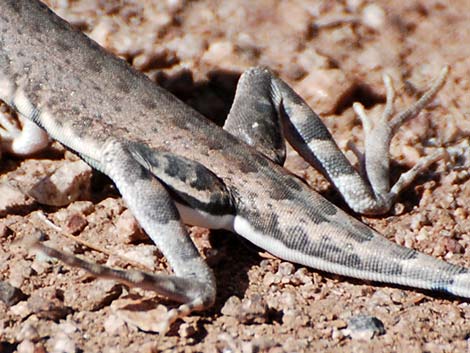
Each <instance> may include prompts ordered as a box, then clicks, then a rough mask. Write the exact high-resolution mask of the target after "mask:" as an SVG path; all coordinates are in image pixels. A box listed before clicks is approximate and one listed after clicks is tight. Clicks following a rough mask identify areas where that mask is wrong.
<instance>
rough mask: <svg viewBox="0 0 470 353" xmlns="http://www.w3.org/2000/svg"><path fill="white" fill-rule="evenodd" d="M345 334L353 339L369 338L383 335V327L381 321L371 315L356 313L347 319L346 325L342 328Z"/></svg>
mask: <svg viewBox="0 0 470 353" xmlns="http://www.w3.org/2000/svg"><path fill="white" fill-rule="evenodd" d="M343 333H344V334H345V336H349V337H351V338H352V339H355V340H371V339H372V338H374V337H375V336H379V335H383V334H384V333H385V327H384V324H383V322H382V321H380V320H379V319H377V318H376V317H373V316H368V315H356V316H353V317H351V318H349V320H348V327H347V328H345V329H344V330H343Z"/></svg>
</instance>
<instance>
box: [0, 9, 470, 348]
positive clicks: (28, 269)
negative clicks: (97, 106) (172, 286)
mask: <svg viewBox="0 0 470 353" xmlns="http://www.w3.org/2000/svg"><path fill="white" fill-rule="evenodd" d="M49 4H50V5H51V6H53V8H54V9H55V10H56V11H57V12H58V13H59V14H60V15H61V16H63V17H64V18H66V19H67V20H69V21H70V22H71V23H72V24H73V25H74V26H76V27H77V28H80V29H81V30H83V31H85V32H86V33H87V34H89V35H91V36H92V37H93V38H94V39H95V40H97V41H98V42H100V44H102V45H103V46H105V47H106V48H108V49H109V50H110V51H112V52H114V53H116V54H117V55H119V56H121V57H123V58H124V59H126V60H127V61H129V62H130V63H132V64H133V65H134V66H135V67H136V68H138V69H139V70H142V71H144V72H145V73H146V74H148V75H149V76H150V77H151V78H152V79H154V80H156V81H157V82H159V83H160V84H161V85H163V86H164V87H166V88H168V89H169V90H171V91H172V92H174V93H175V94H176V95H178V96H179V97H180V98H181V99H182V100H184V101H185V102H187V103H188V104H190V105H192V106H193V107H195V108H196V109H198V110H200V111H201V112H203V113H204V114H205V115H206V116H208V117H209V118H211V119H213V120H214V121H215V122H217V123H218V124H222V123H223V120H224V118H225V116H226V115H227V113H228V111H229V109H230V104H231V100H232V99H233V96H234V93H235V85H236V81H237V79H238V77H239V75H240V74H241V72H243V70H245V69H246V68H248V67H250V66H256V65H264V66H269V67H270V68H271V69H272V70H273V71H275V72H276V73H277V74H278V75H279V76H280V77H281V78H283V79H284V80H286V81H287V82H288V83H289V84H290V85H292V87H293V88H294V89H295V90H296V91H297V92H298V93H299V94H300V95H301V96H302V97H304V98H305V99H306V100H307V102H308V103H309V104H310V105H311V106H312V107H313V108H314V109H315V110H316V111H317V112H318V113H320V115H321V116H322V118H323V120H324V121H325V123H326V125H327V126H328V127H329V128H330V130H331V131H332V133H333V135H334V137H335V139H336V140H337V141H338V144H339V145H340V146H341V147H343V148H344V147H345V146H346V143H347V141H348V140H352V141H354V142H355V143H356V144H357V145H359V146H361V141H362V126H361V124H360V121H359V119H358V118H357V117H356V116H355V114H354V112H353V110H352V103H353V102H354V101H359V102H361V103H362V104H364V105H365V106H366V108H367V109H368V110H370V111H371V114H374V115H378V114H379V113H380V112H381V111H382V110H383V109H384V102H385V88H384V85H383V82H382V74H383V73H388V74H389V75H390V76H391V77H392V79H393V81H394V84H395V88H396V90H397V99H396V106H397V109H398V110H400V109H403V108H404V107H406V106H407V105H408V104H410V103H411V102H413V101H414V100H415V99H416V98H417V96H419V94H420V93H422V92H423V90H424V89H425V87H427V85H428V84H429V82H430V81H431V80H432V79H433V78H434V77H436V76H437V75H438V73H439V70H440V69H441V68H442V67H443V66H445V65H450V67H451V73H450V75H449V78H448V80H447V83H446V85H445V86H444V88H443V89H442V91H441V92H440V93H439V95H438V97H437V98H436V99H435V101H434V103H433V104H432V106H431V107H430V109H428V110H427V111H426V112H425V113H422V114H421V115H420V116H419V117H418V118H416V119H415V120H413V121H411V122H409V123H408V124H407V125H406V126H405V127H404V128H402V129H401V130H400V131H399V132H398V134H397V136H396V138H395V139H394V140H393V143H392V148H391V151H392V156H393V159H394V163H393V171H392V178H394V179H396V178H398V176H399V174H400V173H401V172H403V171H406V170H407V169H409V168H410V167H411V166H413V165H414V163H416V161H417V159H418V158H419V157H420V156H422V155H426V154H428V153H431V152H432V150H433V148H434V146H438V145H444V144H449V145H452V144H455V143H457V142H458V141H459V140H460V139H462V138H463V137H465V136H468V135H469V133H470V117H469V114H470V99H469V93H468V92H469V90H470V81H469V77H470V61H469V59H468V58H469V57H470V46H469V45H468V43H469V42H470V3H469V2H468V1H466V0H455V1H452V2H451V1H443V0H435V1H434V0H430V1H395V2H390V1H385V0H383V1H375V2H367V1H362V0H345V1H341V2H330V1H303V0H286V1H276V0H258V1H249V0H245V1H244V0H233V1H210V0H199V1H183V0H166V1H159V0H155V1H153V2H151V1H117V0H116V1H101V0H96V1H93V0H82V1H80V0H77V1H66V0H65V1H58V0H57V1H50V2H49ZM2 109H4V108H2ZM347 153H348V154H347V155H348V156H349V157H353V155H352V153H351V152H347ZM352 159H353V158H352ZM75 160H76V157H74V156H73V155H71V154H70V153H69V152H64V150H63V148H61V147H60V146H59V145H58V144H54V145H53V146H52V147H51V148H50V149H49V150H48V151H45V152H43V153H41V154H40V155H38V156H35V157H34V158H28V159H19V158H13V157H11V156H6V155H3V156H2V160H1V164H0V186H1V188H2V189H1V190H2V195H5V196H4V197H3V200H2V201H1V202H0V208H2V207H3V209H0V216H1V217H4V218H3V219H0V238H1V246H0V280H1V282H0V283H1V284H2V285H1V286H0V292H1V295H0V352H14V351H18V352H160V351H167V352H244V353H245V352H272V353H274V352H276V353H277V352H315V351H321V352H340V351H341V352H343V351H348V352H380V351H384V352H392V351H396V352H405V351H406V352H464V351H468V350H469V349H470V345H469V340H468V339H469V337H470V306H469V304H468V301H466V300H461V299H456V298H451V297H446V296H443V295H437V294H433V293H428V292H420V291H416V290H413V289H409V288H400V287H391V286H386V285H379V284H376V283H367V282H364V281H359V280H351V279H348V278H343V277H338V276H334V275H331V274H327V273H318V272H317V271H315V270H313V269H306V268H303V267H301V266H298V265H292V264H290V263H287V262H283V261H281V260H279V259H273V258H271V257H269V256H267V255H266V254H261V255H260V254H259V253H258V251H257V249H255V248H253V246H250V245H249V244H246V242H244V241H242V240H241V239H239V238H238V237H236V236H235V235H232V234H229V233H226V232H220V231H219V232H208V231H207V230H205V229H201V228H192V229H191V234H192V236H193V238H194V239H195V242H196V243H197V244H198V247H199V248H200V249H201V251H202V253H203V254H204V256H205V257H206V258H207V260H208V261H209V263H210V264H211V266H212V267H213V269H214V271H215V273H216V277H217V282H218V297H217V301H216V304H215V306H214V307H213V308H212V309H211V310H208V311H205V312H202V313H194V314H192V315H191V316H189V317H187V318H184V319H183V320H180V321H178V322H177V323H175V324H174V325H173V326H172V329H171V330H170V332H169V333H168V334H167V335H166V336H163V335H160V334H158V333H153V332H148V331H149V330H152V327H153V326H152V323H154V322H158V318H159V317H161V315H162V312H164V310H165V309H164V307H163V306H162V305H161V304H164V305H165V306H166V305H169V306H171V305H172V303H169V302H167V301H165V300H164V299H162V298H159V297H156V296H155V295H153V294H152V293H148V292H143V291H139V290H136V289H128V288H126V287H124V286H122V285H119V284H117V283H115V282H110V281H102V280H95V279H94V278H92V277H90V276H88V275H86V274H85V273H84V272H83V271H81V270H76V269H71V268H69V267H67V266H65V265H61V264H59V263H55V262H50V261H45V259H44V258H41V257H37V256H36V255H35V254H34V253H33V252H31V251H29V250H28V249H26V248H25V246H24V245H23V244H22V243H21V242H20V241H19V240H21V239H23V238H24V237H27V236H29V235H31V234H33V233H37V232H38V229H39V230H42V231H43V233H44V234H43V237H44V239H46V240H47V243H49V244H50V245H54V246H56V247H57V248H60V249H63V250H65V251H70V252H75V253H76V254H81V256H84V257H86V258H87V259H89V260H92V261H95V262H99V263H106V264H108V265H113V266H123V267H125V268H129V266H128V265H127V264H126V261H124V260H122V258H121V257H119V256H126V257H127V258H131V259H133V262H138V263H140V266H141V267H142V266H144V267H145V268H149V269H151V270H152V271H168V270H169V269H168V266H167V265H166V263H165V260H164V258H163V257H162V256H161V255H160V254H159V253H158V251H157V250H156V249H155V248H154V247H153V245H152V244H151V243H150V242H149V241H148V240H146V239H145V236H143V234H142V232H141V231H140V229H139V228H138V226H137V225H136V224H135V221H134V220H133V218H132V216H131V215H129V213H128V212H127V211H126V207H125V205H124V203H123V202H122V200H121V199H120V198H119V195H118V193H117V192H116V190H115V189H114V187H113V185H112V184H111V183H110V182H109V180H107V179H106V178H105V177H103V176H102V175H100V174H98V173H96V172H94V173H93V175H92V176H91V177H90V185H91V187H90V190H89V191H87V192H86V193H84V194H83V195H82V199H83V200H78V201H74V202H73V203H71V204H70V205H66V206H60V207H57V206H55V207H52V206H44V205H41V204H39V203H38V202H37V201H36V200H34V199H32V198H31V197H29V196H26V195H25V193H26V192H27V190H28V187H29V186H30V185H31V184H33V183H34V182H36V181H38V180H40V179H41V178H42V177H43V176H45V175H49V174H51V173H53V171H54V170H56V169H57V168H59V167H60V166H61V165H62V164H64V163H73V162H74V161H75ZM353 160H354V159H353ZM286 167H287V168H288V169H290V170H291V171H293V172H294V173H296V174H298V175H300V176H302V177H303V178H305V179H306V180H307V182H308V183H310V184H311V185H312V187H313V188H314V189H316V190H318V191H319V192H321V193H322V194H324V195H325V196H326V197H328V198H329V199H331V200H332V201H334V202H335V203H338V204H339V205H341V206H343V203H342V202H341V200H340V198H339V196H338V195H337V194H336V192H335V191H334V190H332V189H331V187H330V185H329V184H328V183H327V182H326V181H325V180H324V179H323V178H322V177H320V176H319V174H318V173H317V172H316V171H314V170H313V169H312V168H311V167H309V166H308V165H307V164H306V163H305V162H303V161H302V160H301V159H300V157H298V156H297V155H295V153H293V152H289V156H288V161H287V163H286ZM7 195H8V197H7ZM469 204H470V181H469V173H468V168H466V167H465V166H462V164H461V161H459V160H454V161H448V162H444V161H439V162H438V163H436V164H435V165H433V166H432V167H431V168H430V169H429V171H428V172H427V173H423V175H421V176H420V177H419V178H418V180H416V181H415V182H414V183H413V185H412V186H411V187H410V188H409V189H408V190H407V191H406V192H405V193H403V195H401V196H400V197H399V199H398V204H397V206H396V207H395V209H394V211H393V212H391V213H390V214H388V215H386V216H384V217H380V218H367V217H359V216H355V217H359V218H361V219H362V220H363V221H364V222H365V223H367V224H369V225H371V226H372V227H373V228H375V229H377V230H378V231H380V232H381V233H383V234H384V235H385V236H387V237H388V238H390V239H392V240H394V241H396V242H398V243H399V244H402V245H405V246H409V247H413V248H415V249H418V250H420V251H422V252H425V253H428V254H431V255H433V256H436V257H439V258H442V259H444V260H446V261H449V262H452V263H455V264H459V265H464V266H467V267H470V246H469V245H470V231H469V230H470V218H469V208H468V205H469ZM343 207H344V206H343ZM2 212H3V213H2ZM41 215H46V217H47V218H48V219H49V220H51V221H53V222H54V223H55V224H57V225H58V226H60V227H61V228H62V229H63V230H66V231H68V232H69V233H74V235H73V236H74V237H75V238H76V239H78V240H80V241H82V242H89V243H91V244H93V245H94V246H95V247H99V248H101V249H103V250H104V251H105V252H99V251H91V250H90V249H89V248H87V247H85V246H83V245H80V244H78V243H77V242H76V241H73V240H71V239H69V238H66V237H64V235H63V234H62V233H61V232H59V231H57V230H54V229H52V228H51V227H50V226H48V225H47V223H46V222H45V220H44V217H42V216H41ZM108 254H111V255H108ZM118 255H119V256H118Z"/></svg>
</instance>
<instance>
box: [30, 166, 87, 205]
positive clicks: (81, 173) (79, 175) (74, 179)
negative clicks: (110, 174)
mask: <svg viewBox="0 0 470 353" xmlns="http://www.w3.org/2000/svg"><path fill="white" fill-rule="evenodd" d="M91 175H92V172H91V167H90V166H89V165H88V164H86V163H85V162H82V161H75V162H68V163H64V164H63V165H61V166H60V167H59V168H58V169H57V170H56V171H55V172H54V173H52V174H51V175H49V176H48V177H45V178H43V179H42V180H41V181H39V182H38V183H37V184H36V185H34V186H33V187H32V188H31V189H30V190H29V195H31V196H32V197H33V198H34V199H35V200H36V201H37V202H39V203H41V204H43V205H49V206H57V207H60V206H66V205H68V204H70V203H72V202H73V201H76V200H78V199H80V198H85V197H87V195H88V193H89V190H90V183H91Z"/></svg>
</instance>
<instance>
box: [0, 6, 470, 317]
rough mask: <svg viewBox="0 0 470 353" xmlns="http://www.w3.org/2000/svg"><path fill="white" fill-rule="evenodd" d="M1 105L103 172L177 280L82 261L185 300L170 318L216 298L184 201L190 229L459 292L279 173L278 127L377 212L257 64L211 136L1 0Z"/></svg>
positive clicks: (159, 97) (30, 11) (351, 198)
mask: <svg viewBox="0 0 470 353" xmlns="http://www.w3.org/2000/svg"><path fill="white" fill-rule="evenodd" d="M437 86H439V87H437ZM440 86H442V84H441V83H439V84H437V85H435V87H434V89H435V91H436V92H437V90H438V89H439V88H440ZM436 87H437V88H436ZM431 93H432V94H430V97H428V100H430V99H431V98H432V97H431V96H433V95H434V94H435V92H434V93H433V92H431ZM0 99H2V100H4V101H5V102H6V103H8V104H9V105H11V106H12V107H13V108H14V109H16V110H17V111H18V112H19V113H20V114H21V115H22V116H24V117H26V118H29V119H31V120H33V121H34V122H35V123H37V124H38V125H40V126H41V127H43V128H44V129H45V130H46V131H47V132H48V133H49V134H50V136H51V137H52V138H54V139H56V140H58V141H60V142H61V143H62V144H64V145H65V146H67V147H68V148H70V149H72V150H74V151H75V152H76V153H78V155H79V156H80V157H82V158H83V159H84V160H85V161H87V162H88V163H89V164H90V165H92V166H93V167H95V168H96V169H99V170H101V171H102V172H104V173H106V174H107V175H109V176H110V178H111V179H112V180H113V181H114V182H115V183H116V186H117V188H118V189H119V191H120V192H121V194H122V195H123V198H124V199H125V201H126V202H127V204H128V206H129V208H130V209H131V211H132V212H133V213H134V215H135V216H136V218H137V220H138V221H139V222H140V224H141V225H142V226H143V228H144V229H145V230H146V232H147V233H148V234H149V236H150V237H151V238H152V239H153V240H154V242H155V243H156V244H157V246H159V247H160V249H161V250H162V252H163V253H164V255H165V256H166V257H167V258H168V260H169V262H170V264H171V266H172V267H173V269H174V272H175V275H169V276H165V275H156V276H155V277H154V280H153V281H154V282H155V283H151V282H152V281H151V280H149V279H148V278H147V277H145V276H144V277H145V278H144V277H139V278H136V277H132V278H130V277H126V278H125V275H120V274H113V273H105V272H106V271H107V270H104V269H100V268H99V267H98V268H94V267H93V266H92V265H89V266H88V267H90V268H88V269H89V270H90V271H92V272H93V271H94V272H95V273H97V274H99V275H100V274H102V275H104V276H106V275H108V277H113V276H115V277H120V278H121V279H123V278H124V279H125V280H126V279H127V281H128V282H131V283H135V284H138V285H142V286H144V287H146V288H148V287H152V286H154V287H153V289H154V290H156V291H157V292H159V293H161V294H164V295H167V296H168V297H170V298H172V299H174V300H177V301H180V302H183V303H187V305H186V306H184V305H183V306H182V307H180V308H179V309H178V310H179V312H178V313H176V314H175V313H173V314H174V315H181V314H186V313H188V312H190V311H191V310H193V309H204V308H207V307H208V306H210V305H211V304H212V303H213V301H214V298H215V282H214V278H213V275H212V271H211V270H210V269H209V268H208V267H207V266H206V265H205V263H204V261H202V259H201V258H200V256H199V254H198V253H197V251H196V249H195V247H194V245H193V244H192V243H191V241H190V239H189V237H188V236H187V234H186V232H185V230H184V227H183V226H182V225H181V222H180V217H179V215H180V214H182V213H184V211H183V209H184V207H185V206H186V207H188V208H189V209H192V210H196V211H200V212H201V214H202V215H203V216H201V217H199V218H197V217H196V218H197V219H196V221H195V222H194V223H198V221H197V220H198V219H199V221H200V223H201V224H203V225H208V226H213V227H214V228H226V229H230V230H233V231H236V232H237V233H239V234H240V235H242V236H244V237H246V238H247V239H249V240H250V241H252V242H254V243H255V244H256V245H258V246H260V247H261V248H264V249H266V250H267V251H270V252H271V253H273V254H274V255H276V256H279V257H281V258H284V259H287V260H291V261H295V262H298V263H301V264H304V265H307V266H310V267H313V268H316V269H320V270H324V271H329V272H334V273H338V274H342V275H346V276H352V277H357V278H360V279H368V280H376V281H382V282H387V283H394V284H402V285H407V286H411V287H416V288H424V289H431V290H440V291H446V292H449V293H452V294H454V295H459V296H465V297H470V276H469V275H468V270H467V269H465V268H461V267H457V266H453V265H450V264H447V263H445V262H442V261H438V260H436V259H434V258H432V257H429V256H426V255H424V254H421V253H418V252H416V251H413V250H410V249H406V248H403V247H400V246H398V245H396V244H394V243H391V242H389V241H387V240H386V239H385V238H383V237H382V236H381V235H379V234H378V233H376V232H375V231H373V230H372V229H370V228H368V227H367V226H365V225H363V224H362V223H360V222H358V221H357V220H355V219H354V218H352V217H350V216H349V215H347V214H346V213H344V212H343V211H341V210H340V209H339V208H337V207H336V206H334V205H333V204H331V203H330V202H328V201H327V200H325V199H324V198H323V197H321V196H320V195H318V194H316V193H315V192H313V191H312V190H311V189H310V188H308V187H307V186H306V185H305V184H304V183H303V182H302V181H300V180H299V179H298V178H296V177H294V176H292V175H291V174H289V173H288V172H287V171H286V170H285V169H283V168H282V166H281V165H282V163H283V161H284V159H285V144H284V140H283V138H284V135H285V137H286V138H287V139H288V140H289V141H290V142H291V143H292V144H293V145H294V147H295V148H296V149H297V150H298V151H299V152H300V153H301V154H302V155H303V156H304V158H306V160H308V161H309V162H310V163H312V164H314V165H316V166H317V167H318V168H319V169H320V170H322V171H323V172H324V173H325V175H327V177H328V178H329V179H330V180H331V181H332V182H333V184H334V185H335V186H336V187H337V188H338V190H339V191H340V192H341V193H342V194H343V196H344V198H345V200H346V202H347V203H348V204H349V205H350V207H351V208H353V209H355V210H356V211H358V212H364V213H374V212H375V211H377V212H379V211H384V208H385V209H388V208H389V201H387V202H385V203H384V202H383V199H386V198H387V197H388V195H384V194H383V193H381V194H374V191H373V190H372V189H371V187H370V185H369V182H368V181H364V180H362V179H361V178H360V177H359V175H358V173H357V172H356V171H355V170H354V169H353V168H352V167H351V166H350V165H349V163H348V162H347V160H346V158H345V157H344V156H343V154H342V153H341V152H340V151H339V150H338V149H337V147H336V145H335V143H334V142H333V141H332V139H331V136H330V134H329V132H328V131H327V129H326V128H325V127H324V125H323V124H322V123H321V121H320V119H319V118H318V117H317V116H316V115H315V113H313V112H312V111H311V110H310V108H308V106H307V105H306V104H305V103H304V102H303V101H302V100H301V99H300V97H298V96H297V95H296V94H295V92H293V91H292V90H291V89H290V88H289V87H288V86H287V85H286V84H285V83H284V82H282V81H281V80H279V79H278V78H276V77H274V76H273V75H272V74H271V73H270V72H269V71H268V70H266V69H262V68H255V69H251V70H249V71H247V72H246V73H245V74H244V75H243V76H242V78H241V79H240V83H239V88H238V91H237V96H236V99H235V102H234V106H233V108H232V111H231V113H230V116H229V118H228V120H227V123H226V125H225V130H222V129H221V128H219V127H217V126H216V125H214V124H213V123H211V122H210V121H208V120H206V119H205V118H204V117H203V116H201V115H200V114H199V113H197V112H196V111H194V110H193V109H191V108H190V107H188V106H187V105H185V104H184V103H182V102H181V101H179V100H178V99H177V98H175V97H174V96H173V95H171V94H170V93H168V92H167V91H165V90H164V89H163V88H160V87H158V86H157V85H156V84H154V83H153V82H151V81H150V80H149V79H148V78H147V77H146V76H145V75H143V74H141V73H139V72H137V71H135V70H134V69H132V68H131V67H130V66H129V65H128V64H127V63H126V62H124V61H123V60H120V59H118V58H116V57H114V56H113V55H111V54H109V53H107V52H106V51H105V50H104V49H102V48H101V47H100V46H99V45H98V44H96V43H95V42H93V41H92V40H90V39H88V38H87V37H86V36H84V35H83V34H82V33H80V32H78V31H75V30H73V29H72V28H71V27H70V26H69V25H68V24H67V23H66V22H65V21H63V20H61V19H60V18H59V17H57V16H55V15H53V13H52V12H50V11H49V10H48V9H47V8H46V7H45V6H44V5H42V4H41V3H39V2H37V1H35V0H19V1H17V0H0ZM388 137H390V136H388ZM386 148H388V146H386ZM366 153H367V151H366ZM371 153H373V152H371ZM387 158H388V151H387ZM387 163H388V162H387ZM368 172H369V170H368ZM369 173H372V171H371V172H369ZM372 186H373V185H372ZM388 191H390V190H386V192H388ZM170 197H171V198H170ZM384 205H385V206H384ZM178 210H179V211H180V212H178ZM374 210H375V211H374ZM205 216H207V217H206V218H207V219H209V218H210V216H212V218H210V219H209V220H208V221H204V220H203V219H205V218H204V217H205ZM224 217H225V218H224ZM183 220H185V217H183ZM218 220H221V221H220V222H219V223H217V222H218ZM43 250H44V249H43ZM52 255H53V256H57V257H59V255H57V254H56V253H53V254H52ZM64 261H66V260H64ZM69 262H70V263H71V264H72V265H76V264H77V263H76V262H74V261H72V260H70V261H69ZM78 266H81V267H86V266H87V265H84V264H83V263H80V264H78ZM91 267H93V268H91ZM137 277H138V276H137ZM149 283H150V284H149Z"/></svg>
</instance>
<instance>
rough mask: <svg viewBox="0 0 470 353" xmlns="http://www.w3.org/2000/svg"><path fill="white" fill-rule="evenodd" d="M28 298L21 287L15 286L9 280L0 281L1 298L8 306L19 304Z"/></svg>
mask: <svg viewBox="0 0 470 353" xmlns="http://www.w3.org/2000/svg"><path fill="white" fill-rule="evenodd" d="M26 298H27V295H26V294H24V293H23V292H22V291H21V289H19V288H16V287H13V286H12V285H11V284H9V283H8V282H3V281H0V300H1V301H2V302H4V303H5V304H6V305H8V306H12V305H15V304H17V303H18V302H20V301H22V300H24V299H26Z"/></svg>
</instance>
